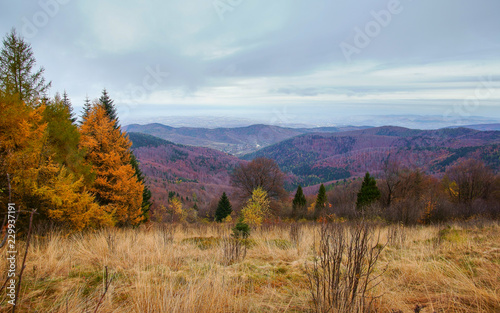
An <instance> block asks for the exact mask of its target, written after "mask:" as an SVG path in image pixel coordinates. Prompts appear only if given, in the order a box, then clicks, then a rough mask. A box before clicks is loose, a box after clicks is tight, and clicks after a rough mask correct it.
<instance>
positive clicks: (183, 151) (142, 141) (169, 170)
mask: <svg viewBox="0 0 500 313" xmlns="http://www.w3.org/2000/svg"><path fill="white" fill-rule="evenodd" d="M128 136H129V138H130V140H131V141H132V149H133V153H134V155H135V156H136V158H137V159H138V160H139V163H140V168H141V170H142V172H143V174H144V175H145V176H146V177H147V181H148V184H149V186H150V189H151V191H152V193H153V197H154V198H153V200H154V201H155V202H156V203H157V204H162V203H163V204H166V202H167V199H168V194H169V192H175V193H178V194H179V196H181V197H183V198H188V199H189V198H191V199H192V198H193V197H194V196H193V193H196V198H197V199H198V201H199V202H205V203H206V202H209V201H210V200H212V199H213V198H214V197H219V196H220V194H222V191H226V192H228V193H229V194H230V193H231V192H232V191H233V187H232V186H230V176H229V175H230V172H231V171H232V169H233V168H234V167H236V166H237V165H238V164H240V163H241V162H245V161H242V160H240V159H238V158H236V157H234V156H232V155H229V154H226V153H224V152H220V151H217V150H214V149H210V148H204V147H192V146H185V145H179V144H175V143H172V142H169V141H166V140H163V139H160V138H157V137H154V136H151V135H146V134H140V133H133V132H131V133H128Z"/></svg>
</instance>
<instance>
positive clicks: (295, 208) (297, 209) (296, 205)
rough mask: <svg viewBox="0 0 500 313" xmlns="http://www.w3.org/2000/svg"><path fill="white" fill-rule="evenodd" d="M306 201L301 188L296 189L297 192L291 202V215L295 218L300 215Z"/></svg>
mask: <svg viewBox="0 0 500 313" xmlns="http://www.w3.org/2000/svg"><path fill="white" fill-rule="evenodd" d="M306 204H307V201H306V196H304V192H303V191H302V186H300V185H299V187H297V192H295V197H294V198H293V201H292V215H293V217H297V216H298V215H302V213H303V211H304V208H305V207H306Z"/></svg>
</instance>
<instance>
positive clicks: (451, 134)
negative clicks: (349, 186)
mask: <svg viewBox="0 0 500 313" xmlns="http://www.w3.org/2000/svg"><path fill="white" fill-rule="evenodd" d="M499 151H500V132H498V131H477V130H472V129H467V128H454V129H452V128H447V129H439V130H412V129H407V128H402V127H391V126H386V127H377V128H370V129H365V130H358V131H349V132H341V133H315V134H305V135H301V136H297V137H294V138H291V139H288V140H285V141H283V142H280V143H277V144H275V145H272V146H269V147H266V148H263V149H261V150H259V151H257V152H255V153H252V154H248V155H245V156H243V157H242V159H245V160H251V159H253V158H255V157H259V156H263V157H268V158H271V159H274V160H275V161H276V162H277V163H278V165H279V166H280V168H281V169H282V170H283V171H285V172H288V173H292V174H293V175H295V176H296V179H297V181H298V182H301V183H302V184H304V185H309V184H316V183H319V182H325V181H330V180H337V179H343V178H348V177H350V176H361V175H363V174H364V173H365V172H366V171H370V172H377V171H381V170H382V166H383V164H384V161H385V160H386V159H387V158H388V157H389V156H391V158H397V159H398V160H399V161H400V162H401V163H403V164H404V165H407V166H415V167H419V168H421V169H422V170H424V171H427V172H430V173H440V172H443V171H444V170H445V167H446V166H448V165H450V164H452V163H453V162H455V161H456V160H458V159H459V158H461V157H475V158H480V159H482V160H483V161H485V163H486V164H488V165H489V166H491V167H492V168H494V169H496V170H498V168H499V167H500V160H499V157H500V153H499Z"/></svg>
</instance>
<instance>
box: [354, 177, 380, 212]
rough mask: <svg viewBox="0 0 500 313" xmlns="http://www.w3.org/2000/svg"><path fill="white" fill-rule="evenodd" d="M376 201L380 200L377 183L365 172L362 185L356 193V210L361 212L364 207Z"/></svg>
mask: <svg viewBox="0 0 500 313" xmlns="http://www.w3.org/2000/svg"><path fill="white" fill-rule="evenodd" d="M378 199H380V190H379V189H378V187H377V182H376V181H375V178H373V177H371V176H370V173H368V172H366V175H365V178H364V180H363V183H362V184H361V189H360V190H359V192H358V198H357V200H356V209H357V210H358V211H362V210H363V209H364V208H365V207H367V206H369V205H370V204H372V203H373V202H375V201H376V200H378Z"/></svg>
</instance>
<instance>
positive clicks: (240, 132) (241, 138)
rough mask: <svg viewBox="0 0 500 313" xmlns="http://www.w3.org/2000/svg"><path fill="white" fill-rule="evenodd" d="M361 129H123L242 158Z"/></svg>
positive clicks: (134, 127)
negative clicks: (315, 135)
mask: <svg viewBox="0 0 500 313" xmlns="http://www.w3.org/2000/svg"><path fill="white" fill-rule="evenodd" d="M363 128H366V127H342V128H338V127H319V128H286V127H279V126H270V125H251V126H247V127H237V128H214V129H209V128H194V127H180V128H174V127H170V126H166V125H162V124H147V125H138V124H132V125H128V126H126V127H125V130H126V131H127V132H137V133H144V134H149V135H152V136H155V137H158V138H162V139H165V140H169V141H172V142H175V143H178V144H183V145H191V146H201V147H207V148H212V149H217V150H220V151H223V152H226V153H230V154H233V155H244V154H246V153H250V152H254V151H256V150H258V149H260V148H262V147H267V146H269V145H272V144H275V143H278V142H281V141H283V140H286V139H289V138H292V137H295V136H298V135H302V134H305V133H312V132H339V131H344V130H353V129H363Z"/></svg>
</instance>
